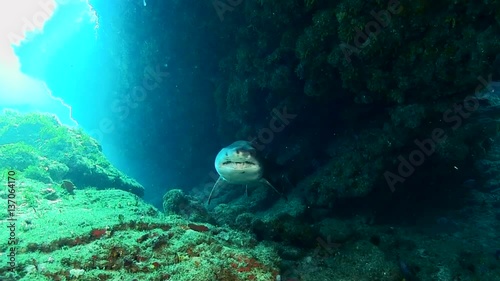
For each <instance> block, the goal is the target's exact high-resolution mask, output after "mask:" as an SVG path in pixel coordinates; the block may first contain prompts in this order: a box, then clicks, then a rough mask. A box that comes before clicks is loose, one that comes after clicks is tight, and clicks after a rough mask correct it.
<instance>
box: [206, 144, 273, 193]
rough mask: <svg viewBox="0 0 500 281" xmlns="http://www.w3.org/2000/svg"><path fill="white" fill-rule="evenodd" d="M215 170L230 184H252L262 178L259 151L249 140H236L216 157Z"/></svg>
mask: <svg viewBox="0 0 500 281" xmlns="http://www.w3.org/2000/svg"><path fill="white" fill-rule="evenodd" d="M215 170H217V173H218V174H219V175H220V177H221V178H222V179H223V180H225V181H226V182H228V183H230V184H251V183H254V182H258V181H259V180H260V179H261V178H262V173H263V169H262V165H261V163H260V162H259V160H258V158H257V151H256V149H255V148H254V147H253V146H252V144H251V143H250V142H248V141H242V140H240V141H235V142H234V143H232V144H231V145H229V146H227V147H224V148H223V149H221V151H220V152H219V153H218V154H217V157H215Z"/></svg>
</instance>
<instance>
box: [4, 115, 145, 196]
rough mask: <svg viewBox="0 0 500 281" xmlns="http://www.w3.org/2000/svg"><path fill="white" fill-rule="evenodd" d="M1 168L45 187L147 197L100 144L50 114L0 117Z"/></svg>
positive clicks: (142, 188) (140, 187) (142, 189)
mask: <svg viewBox="0 0 500 281" xmlns="http://www.w3.org/2000/svg"><path fill="white" fill-rule="evenodd" d="M0 155H2V157H1V159H0V167H10V169H14V170H16V171H20V172H21V174H22V175H23V176H25V177H26V178H31V179H34V180H38V181H42V182H44V183H53V182H59V181H61V180H62V179H63V178H66V179H70V180H71V181H72V182H73V183H74V184H75V185H76V186H79V187H82V188H85V187H96V188H97V189H108V188H116V189H121V190H125V191H128V192H131V193H134V194H136V195H138V196H140V197H142V196H143V195H144V187H143V186H142V185H141V184H140V183H138V182H137V181H136V180H134V179H132V178H130V177H128V176H127V175H125V174H123V173H122V172H120V171H119V170H118V169H116V168H115V167H114V166H113V165H111V163H110V162H109V161H108V160H107V159H106V157H105V156H104V154H103V153H102V149H101V146H100V145H99V144H98V143H97V141H96V140H95V139H93V138H91V137H90V136H89V135H87V134H86V133H85V132H83V131H82V130H80V129H73V128H69V127H67V126H63V125H62V124H60V123H59V122H58V120H57V119H56V118H55V117H54V116H52V115H48V114H39V113H30V114H21V113H18V112H16V111H4V112H3V113H2V114H0Z"/></svg>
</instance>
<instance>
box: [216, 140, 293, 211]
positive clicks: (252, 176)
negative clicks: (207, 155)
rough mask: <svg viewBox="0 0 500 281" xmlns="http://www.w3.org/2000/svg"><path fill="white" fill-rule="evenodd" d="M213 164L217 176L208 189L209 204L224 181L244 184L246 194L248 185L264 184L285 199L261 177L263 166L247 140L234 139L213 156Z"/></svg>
mask: <svg viewBox="0 0 500 281" xmlns="http://www.w3.org/2000/svg"><path fill="white" fill-rule="evenodd" d="M214 164H215V170H217V173H218V174H219V178H218V179H217V181H216V182H215V184H214V186H213V187H212V190H211V191H210V195H209V196H208V201H207V204H210V200H211V199H212V195H213V193H214V190H215V189H216V188H217V187H220V186H222V185H223V184H224V183H227V184H232V185H245V187H246V193H247V195H248V185H253V184H264V185H267V186H269V187H270V188H272V189H273V190H274V191H276V192H277V193H278V194H279V195H281V196H283V197H284V198H285V199H286V197H285V196H284V195H283V194H282V193H280V192H279V191H278V190H277V189H276V188H275V187H274V186H273V185H272V184H271V183H269V182H268V181H267V180H266V179H265V178H263V177H262V174H263V170H264V168H263V167H262V163H261V162H260V161H259V158H258V157H257V150H256V149H255V147H253V146H252V144H251V143H250V142H248V141H243V140H240V141H235V142H233V143H232V144H230V145H229V146H227V147H224V148H223V149H221V151H220V152H219V153H218V154H217V156H216V157H215V163H214Z"/></svg>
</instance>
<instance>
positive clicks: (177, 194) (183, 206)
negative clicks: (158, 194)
mask: <svg viewBox="0 0 500 281" xmlns="http://www.w3.org/2000/svg"><path fill="white" fill-rule="evenodd" d="M163 211H164V212H165V214H167V215H179V216H181V217H183V218H185V219H188V220H191V221H195V222H208V223H214V219H213V218H212V217H211V216H210V215H209V214H208V212H207V210H206V209H205V208H204V207H203V205H202V203H201V202H199V201H197V200H195V199H194V198H193V197H191V196H189V195H186V194H184V192H183V191H182V190H181V189H171V190H169V191H168V192H167V193H165V195H163Z"/></svg>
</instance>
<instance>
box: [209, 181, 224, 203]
mask: <svg viewBox="0 0 500 281" xmlns="http://www.w3.org/2000/svg"><path fill="white" fill-rule="evenodd" d="M221 184H222V177H219V178H218V179H217V181H216V182H215V184H214V186H213V187H212V191H210V195H209V196H208V200H207V205H210V200H212V194H213V193H214V190H215V188H216V187H217V186H219V185H221Z"/></svg>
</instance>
